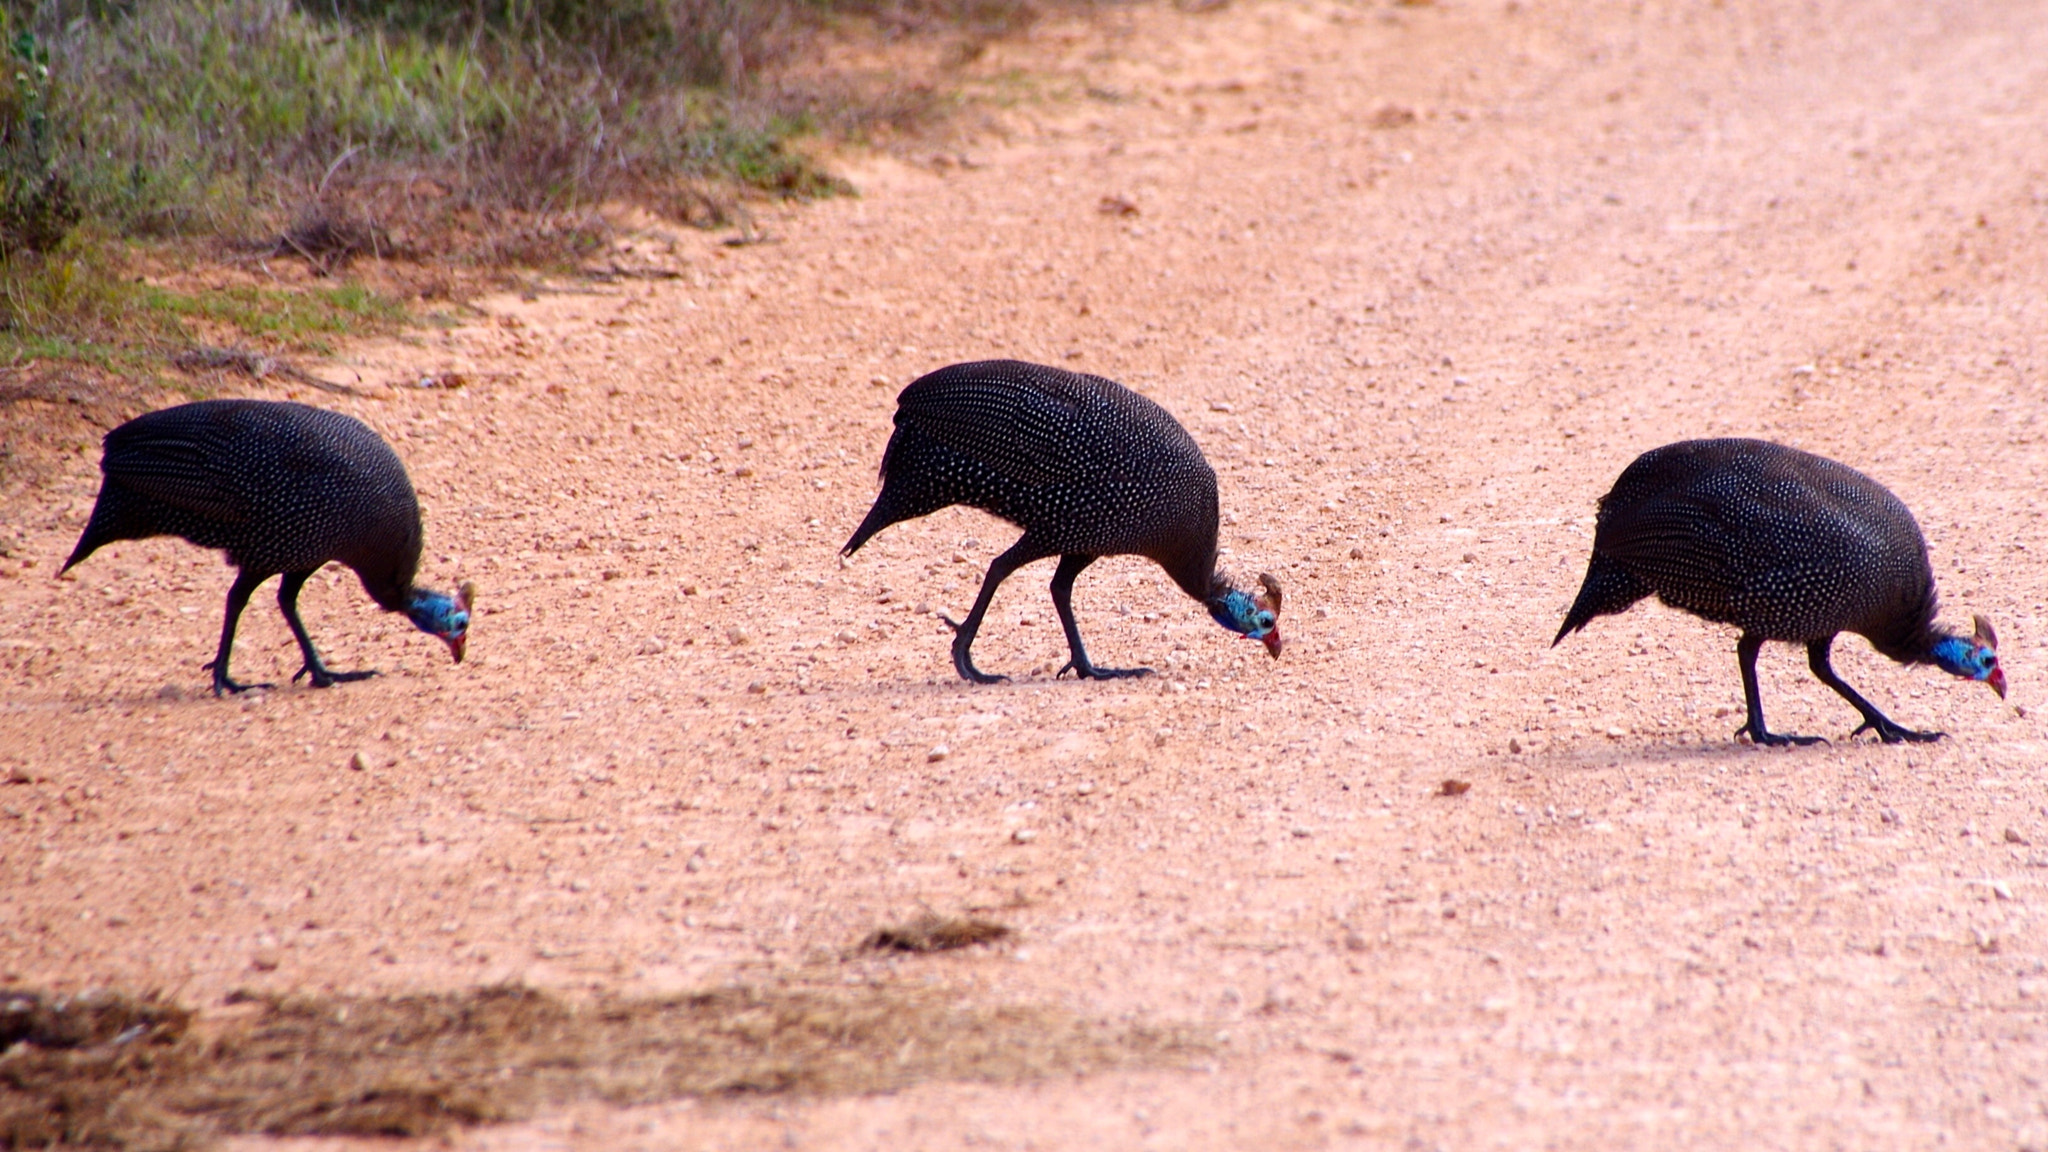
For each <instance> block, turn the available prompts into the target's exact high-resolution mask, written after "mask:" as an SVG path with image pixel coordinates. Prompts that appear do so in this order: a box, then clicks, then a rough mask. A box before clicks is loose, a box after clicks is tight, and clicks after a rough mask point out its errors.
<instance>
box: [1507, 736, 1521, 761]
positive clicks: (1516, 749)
mask: <svg viewBox="0 0 2048 1152" xmlns="http://www.w3.org/2000/svg"><path fill="white" fill-rule="evenodd" d="M1508 753H1509V754H1510V755H1514V756H1519V755H1521V754H1522V742H1521V741H1520V740H1517V739H1515V738H1514V737H1513V736H1510V737H1508Z"/></svg>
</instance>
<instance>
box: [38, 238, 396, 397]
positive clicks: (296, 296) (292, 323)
mask: <svg viewBox="0 0 2048 1152" xmlns="http://www.w3.org/2000/svg"><path fill="white" fill-rule="evenodd" d="M122 254H123V245H122V244H121V243H119V242H117V241H113V240H109V239H106V238H104V237H98V238H94V239H91V240H85V239H81V238H80V237H76V236H74V237H72V238H70V239H68V240H66V241H65V242H64V243H63V244H62V245H61V246H60V247H59V249H58V250H57V251H56V252H52V253H47V254H42V255H16V256H13V257H9V258H5V259H0V364H18V363H21V362H24V361H28V360H62V361H68V362H71V363H76V364H80V365H84V366H88V367H92V368H97V369H100V370H102V371H106V372H112V373H119V374H124V375H136V374H141V375H153V374H155V373H156V372H157V371H158V370H159V369H161V368H162V367H163V365H164V362H165V359H166V357H167V356H169V355H171V354H173V353H176V352H178V351H181V350H184V349H186V348H190V347H193V346H194V345H198V344H217V345H229V346H246V347H251V348H255V349H258V350H261V351H264V352H286V353H301V354H311V355H326V354H328V353H330V352H332V351H333V349H334V344H335V341H336V340H338V339H340V338H344V337H350V336H367V335H375V334H378V333H383V332H390V331H393V330H395V329H397V328H399V327H401V326H402V325H404V324H405V323H407V322H408V318H409V313H408V310H407V308H406V306H405V304H404V303H403V302H401V301H399V300H396V299H394V298H392V297H390V296H387V295H385V294H383V293H380V292H377V291H375V290H374V289H371V288H369V287H366V286H364V285H361V284H352V283H336V284H328V285H320V286H316V287H312V288H306V289H274V288H258V287H255V286H252V285H230V286H227V287H222V288H205V289H196V290H188V291H177V290H172V289H169V288H164V287H160V286H157V285H153V284H148V283H144V282H141V281H139V280H137V279H136V278H134V277H133V276H130V275H127V274H126V273H125V271H124V268H125V262H124V261H123V260H122V259H121V257H122Z"/></svg>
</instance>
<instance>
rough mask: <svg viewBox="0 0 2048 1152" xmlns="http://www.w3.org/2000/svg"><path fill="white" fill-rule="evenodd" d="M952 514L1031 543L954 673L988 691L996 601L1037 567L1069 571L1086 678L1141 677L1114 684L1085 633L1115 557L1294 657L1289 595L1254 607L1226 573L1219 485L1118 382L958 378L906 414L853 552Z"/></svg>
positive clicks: (933, 377) (964, 640)
mask: <svg viewBox="0 0 2048 1152" xmlns="http://www.w3.org/2000/svg"><path fill="white" fill-rule="evenodd" d="M953 504H966V505H968V506H970V507H974V508H980V509H982V510H983V511H985V512H990V513H993V514H994V515H996V516H1000V517H1002V518H1003V519H1005V520H1008V521H1009V522H1011V523H1012V524H1015V525H1017V526H1018V527H1020V528H1022V529H1024V535H1023V536H1022V537H1021V538H1019V539H1018V541H1017V542H1016V543H1015V544H1013V545H1011V546H1010V548H1009V550H1008V551H1006V552H1004V553H1003V554H1002V555H1000V556H998V557H996V558H995V561H994V562H993V563H991V564H990V565H989V568H988V575H987V577H986V578H985V579H983V580H982V584H981V594H980V595H979V596H977V597H976V598H975V601H974V608H973V610H972V611H970V612H968V614H967V619H966V620H964V621H961V622H959V623H954V621H952V620H951V619H949V618H946V617H943V616H942V617H940V619H943V620H945V621H946V623H947V624H948V625H950V626H951V627H952V628H953V631H954V637H953V667H954V668H955V669H957V670H958V671H959V673H960V675H961V676H962V677H965V678H966V679H968V680H972V681H975V682H977V683H983V684H987V683H992V682H994V681H997V680H1001V679H1004V677H1001V676H991V675H988V674H986V673H984V672H982V671H980V670H979V669H977V668H975V666H974V660H973V658H972V656H971V655H970V650H971V649H972V648H973V646H974V637H975V634H976V633H977V632H978V631H980V629H981V620H982V617H983V616H984V615H985V614H986V613H987V612H988V605H989V601H990V599H992V598H993V597H994V596H995V592H996V586H997V585H999V584H1001V583H1002V582H1003V581H1004V580H1005V579H1006V578H1007V577H1008V576H1009V575H1010V573H1012V572H1015V571H1016V570H1017V569H1018V568H1021V567H1023V566H1024V565H1026V564H1029V563H1031V562H1032V561H1033V560H1040V559H1044V558H1046V557H1048V556H1058V557H1059V558H1060V563H1059V568H1058V569H1057V570H1055V571H1054V572H1053V577H1052V604H1053V609H1054V611H1056V612H1058V613H1059V618H1060V627H1061V628H1063V629H1065V630H1066V635H1067V648H1068V651H1069V653H1070V658H1069V659H1068V661H1067V663H1066V666H1065V667H1063V668H1061V669H1060V671H1059V673H1057V674H1056V675H1064V674H1065V673H1066V672H1067V671H1068V669H1072V670H1073V672H1074V673H1075V675H1076V676H1079V677H1081V678H1083V679H1086V678H1091V677H1092V678H1107V677H1114V676H1138V675H1144V674H1145V673H1147V672H1149V671H1151V670H1150V669H1148V668H1101V667H1097V666H1096V665H1095V664H1093V663H1091V662H1090V661H1089V659H1088V652H1087V649H1085V648H1083V647H1082V646H1081V631H1080V629H1079V628H1078V627H1077V626H1076V625H1075V623H1074V607H1073V603H1072V598H1073V592H1074V578H1075V577H1077V576H1079V575H1080V574H1081V571H1082V569H1084V568H1086V567H1088V565H1090V564H1093V563H1094V562H1095V561H1097V560H1099V559H1101V558H1102V557H1104V556H1122V555H1135V556H1144V557H1148V558H1150V559H1151V560H1153V561H1156V562H1157V563H1158V564H1159V566H1160V567H1162V568H1164V569H1166V573H1167V575H1168V576H1170V577H1172V578H1173V582H1174V583H1175V584H1178V585H1180V588H1181V590H1182V591H1184V592H1186V593H1187V594H1188V595H1189V596H1192V597H1194V598H1195V599H1196V600H1199V601H1201V602H1202V604H1203V606H1204V607H1206V608H1208V610H1209V615H1210V616H1211V617H1213V618H1214V619H1215V621H1216V622H1217V623H1218V624H1221V625H1222V626H1223V627H1225V628H1228V629H1230V630H1231V631H1232V632H1236V633H1239V634H1241V635H1244V636H1248V637H1250V638H1252V639H1255V640H1261V641H1264V642H1265V645H1266V649H1267V651H1269V652H1271V653H1272V654H1273V655H1274V656H1276V657H1277V656H1279V655H1280V631H1279V627H1278V616H1279V613H1280V584H1279V582H1278V581H1276V580H1274V579H1273V578H1272V577H1271V576H1267V575H1263V574H1262V575H1261V576H1260V577H1259V584H1260V588H1261V591H1260V592H1259V593H1257V594H1252V593H1248V592H1244V591H1241V590H1239V589H1237V588H1235V587H1233V586H1232V585H1231V582H1230V580H1229V579H1228V578H1226V577H1225V576H1224V575H1223V574H1222V573H1220V572H1218V571H1217V569H1216V473H1215V472H1214V471H1213V470H1212V469H1210V467H1209V462H1208V461H1207V460H1205V459H1203V458H1202V450H1201V449H1200V448H1197V447H1196V446H1195V442H1194V439H1193V438H1192V437H1190V436H1189V435H1188V433H1187V430H1186V429H1185V428H1182V427H1181V426H1180V423H1179V422H1178V421H1176V420H1175V419H1174V418H1173V417H1172V416H1171V415H1169V414H1168V413H1167V411H1166V409H1164V408H1161V407H1160V406H1159V405H1157V404H1154V403H1153V402H1152V401H1150V400H1147V399H1146V398H1145V397H1143V396H1140V395H1138V394H1137V393H1135V392H1133V391H1131V390H1130V389H1128V388H1125V387H1124V386H1123V385H1121V384H1117V383H1115V382H1114V381H1110V380H1105V379H1103V378H1102V377H1100V376H1083V375H1080V374H1078V373H1074V372H1066V371H1062V370H1060V369H1058V368H1047V367H1044V366H1042V365H1037V364H1025V363H1021V362H1019V361H1015V360H986V361H981V362H978V363H972V364H955V365H953V366H951V367H949V368H941V369H939V370H938V371H936V372H933V373H930V374H928V375H926V376H923V377H921V378H919V379H918V380H916V381H913V382H912V383H911V385H910V386H909V387H908V388H905V389H904V390H903V394H902V395H901V396H898V397H897V398H896V431H895V433H894V434H893V435H891V436H890V437H889V446H888V448H887V449H886V450H885V451H884V452H883V454H882V492H881V495H879V496H877V497H876V498H875V505H874V507H873V508H872V509H870V510H869V511H868V515H867V519H865V520H863V521H861V525H860V528H859V529H858V530H857V531H855V532H854V534H853V538H852V539H850V540H848V541H847V542H846V547H845V548H844V549H842V553H843V554H844V555H849V556H850V555H852V554H853V553H854V552H856V551H858V550H859V549H860V546H861V545H862V544H865V543H867V541H868V538H869V537H871V536H873V535H874V534H875V533H877V532H880V531H881V530H882V529H884V528H887V527H888V526H889V525H891V524H895V523H898V522H900V521H903V520H911V519H915V518H917V517H919V516H924V515H928V514H930V513H932V512H936V511H938V510H939V509H941V508H945V507H948V506H950V505H953Z"/></svg>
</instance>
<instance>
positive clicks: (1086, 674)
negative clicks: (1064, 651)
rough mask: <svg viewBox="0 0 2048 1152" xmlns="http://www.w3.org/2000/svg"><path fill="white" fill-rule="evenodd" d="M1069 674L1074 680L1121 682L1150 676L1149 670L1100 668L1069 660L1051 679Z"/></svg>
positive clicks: (1150, 671)
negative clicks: (1071, 674)
mask: <svg viewBox="0 0 2048 1152" xmlns="http://www.w3.org/2000/svg"><path fill="white" fill-rule="evenodd" d="M1069 672H1072V673H1073V674H1074V679H1076V680H1122V679H1125V678H1127V677H1135V676H1150V675H1152V670H1151V669H1150V668H1100V667H1097V666H1096V665H1093V664H1084V663H1081V662H1080V661H1076V660H1069V661H1067V663H1066V666H1065V667H1063V668H1061V669H1060V670H1059V671H1057V672H1055V673H1053V674H1052V678H1053V679H1055V680H1057V679H1059V678H1060V677H1062V676H1065V675H1066V674H1067V673H1069Z"/></svg>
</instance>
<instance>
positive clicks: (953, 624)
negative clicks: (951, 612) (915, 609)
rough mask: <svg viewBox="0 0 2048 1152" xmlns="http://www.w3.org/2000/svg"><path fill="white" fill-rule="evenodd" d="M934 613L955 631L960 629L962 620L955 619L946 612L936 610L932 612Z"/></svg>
mask: <svg viewBox="0 0 2048 1152" xmlns="http://www.w3.org/2000/svg"><path fill="white" fill-rule="evenodd" d="M932 615H934V616H937V617H938V618H939V619H940V620H942V621H944V622H945V624H946V627H948V628H951V629H952V630H953V631H954V632H956V633H957V632H959V631H960V622H959V621H958V620H955V619H953V618H952V617H951V616H948V615H946V614H945V613H944V612H934V613H932Z"/></svg>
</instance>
